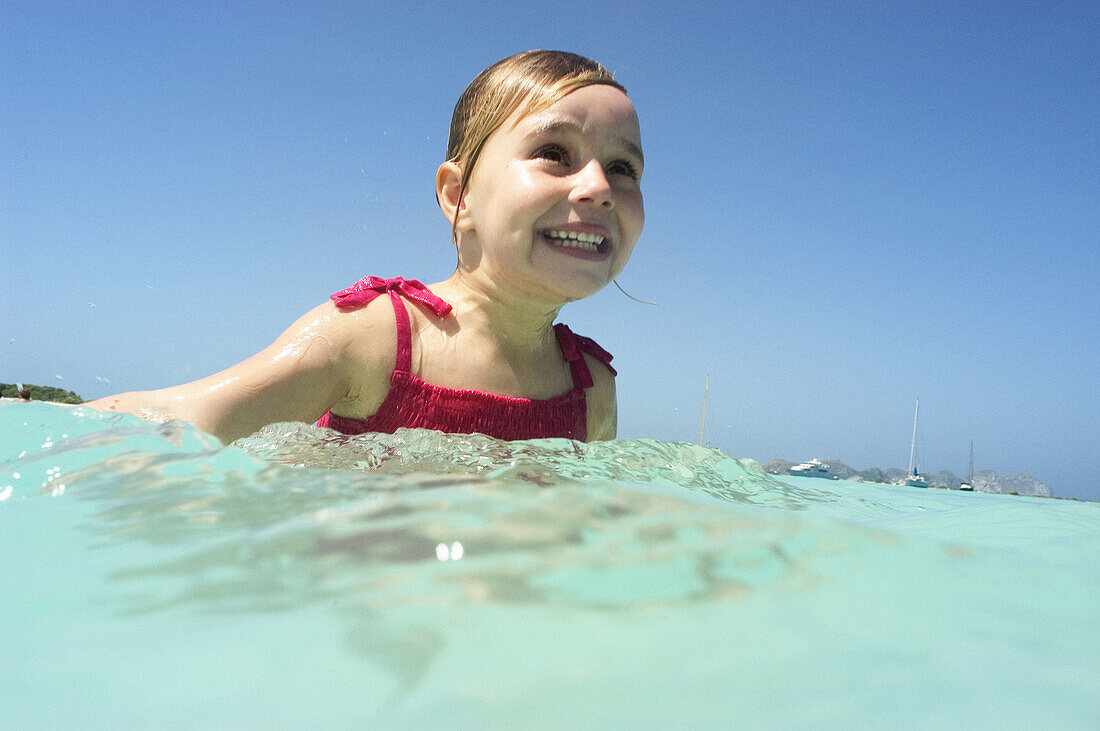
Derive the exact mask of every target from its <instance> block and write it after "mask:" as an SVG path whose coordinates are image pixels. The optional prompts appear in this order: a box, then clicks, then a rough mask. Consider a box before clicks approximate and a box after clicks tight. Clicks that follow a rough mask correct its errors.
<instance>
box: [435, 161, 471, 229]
mask: <svg viewBox="0 0 1100 731" xmlns="http://www.w3.org/2000/svg"><path fill="white" fill-rule="evenodd" d="M435 198H436V200H437V201H439V209H440V210H441V211H443V215H444V216H446V217H447V222H448V223H450V224H452V225H453V224H455V223H456V222H457V226H456V230H457V231H465V230H467V229H469V220H468V216H467V214H466V199H465V197H464V196H463V195H462V168H460V167H459V166H458V165H456V164H455V163H453V162H445V163H443V164H442V165H440V166H439V170H438V171H436V174H435ZM456 216H457V217H456Z"/></svg>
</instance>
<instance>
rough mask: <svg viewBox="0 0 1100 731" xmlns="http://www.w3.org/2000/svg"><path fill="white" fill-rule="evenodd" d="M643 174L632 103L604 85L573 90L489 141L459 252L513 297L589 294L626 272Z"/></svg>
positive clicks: (557, 299)
mask: <svg viewBox="0 0 1100 731" xmlns="http://www.w3.org/2000/svg"><path fill="white" fill-rule="evenodd" d="M641 174H642V150H641V136H640V133H639V129H638V117H637V115H636V114H635V112H634V106H633V105H632V104H631V103H630V99H628V98H627V96H626V95H625V94H624V93H623V92H621V91H620V90H618V89H616V88H615V87H613V86H607V85H605V84H594V85H592V86H585V87H582V88H580V89H577V90H576V91H574V92H572V93H570V94H568V95H566V96H565V97H564V98H562V99H561V100H559V101H558V102H556V103H555V104H553V105H551V106H549V107H547V108H545V109H543V110H540V111H537V112H534V113H533V114H530V115H528V116H526V117H523V118H520V119H518V120H517V119H516V118H515V117H513V118H510V119H508V120H507V121H505V123H504V124H503V125H501V127H500V129H498V130H496V131H495V132H494V133H493V134H492V135H490V136H489V138H488V140H486V142H485V146H484V147H483V148H482V151H481V155H480V158H479V159H478V161H477V163H476V165H475V167H474V171H473V174H472V175H471V177H470V181H469V184H468V186H467V189H466V195H465V199H464V200H465V214H466V215H465V216H464V217H463V219H462V220H461V221H460V225H459V230H460V231H462V238H463V246H464V248H465V247H466V246H467V245H474V246H476V247H477V248H476V251H477V252H478V253H479V256H480V260H479V262H478V269H479V270H480V271H481V272H483V273H484V274H485V275H487V276H488V277H489V278H490V279H491V281H492V282H493V283H494V284H495V285H498V286H503V287H506V288H507V289H509V290H511V291H513V292H515V293H516V294H523V295H526V296H528V297H532V298H535V299H538V300H542V301H547V302H553V303H561V302H568V301H571V300H576V299H580V298H582V297H587V296H589V295H591V294H594V293H595V292H597V291H599V290H600V289H601V288H602V287H604V286H606V285H607V284H608V283H609V282H611V280H612V279H614V278H615V277H616V276H617V275H618V274H619V272H621V271H622V269H623V267H624V266H626V262H627V260H628V259H629V258H630V253H631V252H632V251H633V249H634V243H635V242H636V241H637V240H638V235H639V234H640V233H641V231H642V224H643V223H644V221H645V213H644V211H643V209H642V192H641V188H640V187H639V182H640V179H641ZM467 237H469V238H467Z"/></svg>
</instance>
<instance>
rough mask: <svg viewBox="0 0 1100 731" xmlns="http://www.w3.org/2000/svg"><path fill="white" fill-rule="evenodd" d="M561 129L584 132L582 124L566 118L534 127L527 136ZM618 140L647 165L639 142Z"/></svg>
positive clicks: (535, 135) (625, 139)
mask: <svg viewBox="0 0 1100 731" xmlns="http://www.w3.org/2000/svg"><path fill="white" fill-rule="evenodd" d="M561 130H565V131H568V132H572V133H574V134H583V131H582V130H581V127H580V125H579V124H577V123H576V122H573V121H571V120H566V119H551V120H548V121H546V122H543V123H542V124H540V125H538V126H537V127H535V128H533V129H532V130H531V131H530V132H528V134H527V136H528V137H539V136H541V135H544V134H550V133H553V132H558V131H561ZM616 142H618V143H619V144H620V145H622V146H623V147H625V148H626V149H627V151H628V152H629V153H630V154H631V155H634V156H636V157H637V158H638V161H639V162H641V163H642V165H643V166H644V165H645V155H643V154H642V148H641V147H639V146H638V144H637V143H635V142H633V141H632V140H630V139H628V138H626V137H619V138H618V139H617V140H616Z"/></svg>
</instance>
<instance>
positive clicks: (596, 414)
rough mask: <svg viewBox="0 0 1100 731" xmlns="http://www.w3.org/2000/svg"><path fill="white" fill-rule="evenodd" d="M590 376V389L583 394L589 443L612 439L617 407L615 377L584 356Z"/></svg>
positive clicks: (598, 363) (598, 361)
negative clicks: (585, 403) (586, 409)
mask: <svg viewBox="0 0 1100 731" xmlns="http://www.w3.org/2000/svg"><path fill="white" fill-rule="evenodd" d="M584 358H585V360H586V361H587V362H588V370H589V372H590V373H591V374H592V381H593V385H592V388H590V389H588V390H587V391H586V392H585V400H586V401H587V402H588V439H587V441H589V442H596V441H603V440H608V439H614V438H615V434H616V431H617V429H618V418H619V407H618V403H617V402H616V400H615V376H613V375H611V371H610V370H608V368H607V366H606V365H604V364H603V362H601V361H600V360H599V359H598V358H595V357H593V356H590V355H588V354H587V353H586V354H585V356H584Z"/></svg>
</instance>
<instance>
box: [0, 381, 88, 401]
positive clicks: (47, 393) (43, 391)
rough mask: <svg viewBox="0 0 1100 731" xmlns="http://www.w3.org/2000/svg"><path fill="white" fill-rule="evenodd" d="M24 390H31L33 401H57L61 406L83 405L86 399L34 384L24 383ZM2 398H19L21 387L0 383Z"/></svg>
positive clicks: (58, 389)
mask: <svg viewBox="0 0 1100 731" xmlns="http://www.w3.org/2000/svg"><path fill="white" fill-rule="evenodd" d="M23 387H24V388H29V389H30V390H31V401H56V402H58V403H61V404H82V403H84V399H82V398H81V397H80V396H78V395H76V394H75V393H73V392H72V391H66V390H65V389H63V388H54V387H53V386H36V385H34V384H33V383H24V384H23ZM0 396H6V397H8V398H19V387H18V386H16V385H15V384H14V383H0Z"/></svg>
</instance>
